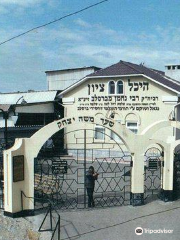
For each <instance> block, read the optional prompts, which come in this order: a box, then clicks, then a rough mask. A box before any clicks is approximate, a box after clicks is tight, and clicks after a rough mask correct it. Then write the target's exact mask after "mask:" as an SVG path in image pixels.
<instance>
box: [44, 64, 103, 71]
mask: <svg viewBox="0 0 180 240" xmlns="http://www.w3.org/2000/svg"><path fill="white" fill-rule="evenodd" d="M91 68H92V69H94V70H95V71H97V70H100V69H101V68H99V67H96V66H90V67H79V68H67V69H60V70H47V71H45V73H52V72H66V71H76V70H77V71H78V70H85V69H91Z"/></svg>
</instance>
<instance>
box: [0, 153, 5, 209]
mask: <svg viewBox="0 0 180 240" xmlns="http://www.w3.org/2000/svg"><path fill="white" fill-rule="evenodd" d="M3 176H4V174H3V158H2V155H1V156H0V209H3V208H4V181H3Z"/></svg>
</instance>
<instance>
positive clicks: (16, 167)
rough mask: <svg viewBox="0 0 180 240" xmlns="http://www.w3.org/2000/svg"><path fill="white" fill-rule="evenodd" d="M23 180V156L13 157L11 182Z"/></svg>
mask: <svg viewBox="0 0 180 240" xmlns="http://www.w3.org/2000/svg"><path fill="white" fill-rule="evenodd" d="M23 180H24V156H23V155H19V156H14V157H13V182H20V181H23Z"/></svg>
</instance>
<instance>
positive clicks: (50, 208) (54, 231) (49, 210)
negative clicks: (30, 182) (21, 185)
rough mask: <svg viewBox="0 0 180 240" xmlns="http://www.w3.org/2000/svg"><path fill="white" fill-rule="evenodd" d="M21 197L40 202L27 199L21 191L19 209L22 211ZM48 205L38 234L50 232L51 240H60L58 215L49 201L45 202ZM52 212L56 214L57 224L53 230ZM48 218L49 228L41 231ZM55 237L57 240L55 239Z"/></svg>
mask: <svg viewBox="0 0 180 240" xmlns="http://www.w3.org/2000/svg"><path fill="white" fill-rule="evenodd" d="M23 197H25V198H27V199H33V200H41V199H40V198H33V197H27V196H26V194H25V193H24V192H23V191H21V209H22V211H23V210H24V209H23ZM47 201H48V203H49V205H48V207H47V212H46V214H45V216H44V218H43V221H42V223H41V225H40V227H39V229H38V231H39V232H45V231H51V232H52V236H51V240H60V223H61V218H60V215H59V213H58V212H57V211H56V209H55V208H54V205H53V203H52V202H51V201H50V200H47ZM53 211H54V212H55V213H56V214H57V222H56V223H55V227H54V229H53ZM48 215H49V217H50V228H47V229H43V225H44V223H45V221H46V219H47V217H48ZM56 236H57V238H56Z"/></svg>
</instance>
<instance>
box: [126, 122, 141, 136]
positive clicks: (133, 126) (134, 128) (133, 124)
mask: <svg viewBox="0 0 180 240" xmlns="http://www.w3.org/2000/svg"><path fill="white" fill-rule="evenodd" d="M126 127H127V128H128V129H129V130H131V131H132V132H133V133H135V134H136V133H137V132H138V124H137V122H126Z"/></svg>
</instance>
